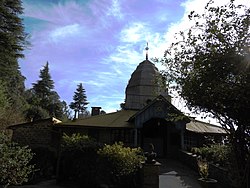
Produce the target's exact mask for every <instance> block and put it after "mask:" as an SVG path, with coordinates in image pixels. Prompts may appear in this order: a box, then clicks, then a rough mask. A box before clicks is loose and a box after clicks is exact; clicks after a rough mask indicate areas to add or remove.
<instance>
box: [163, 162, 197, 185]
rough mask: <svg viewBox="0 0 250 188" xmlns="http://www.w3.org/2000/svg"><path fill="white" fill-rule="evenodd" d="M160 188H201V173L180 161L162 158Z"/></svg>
mask: <svg viewBox="0 0 250 188" xmlns="http://www.w3.org/2000/svg"><path fill="white" fill-rule="evenodd" d="M159 162H160V163H161V164H162V165H161V167H160V176H159V181H160V185H159V188H201V186H200V185H199V182H198V178H199V174H198V173H196V172H195V171H193V170H192V169H190V168H188V167H187V166H185V165H184V164H182V163H181V162H179V161H176V160H173V159H161V160H159Z"/></svg>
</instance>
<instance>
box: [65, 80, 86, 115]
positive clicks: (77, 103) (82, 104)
mask: <svg viewBox="0 0 250 188" xmlns="http://www.w3.org/2000/svg"><path fill="white" fill-rule="evenodd" d="M73 100H74V102H71V103H70V105H69V107H70V108H71V109H72V110H74V111H75V115H74V118H75V119H76V116H77V114H78V115H79V113H81V114H84V113H87V111H86V109H87V107H86V105H88V104H89V103H88V102H87V96H86V91H85V89H84V88H83V85H82V83H80V84H79V85H77V88H76V91H75V94H74V96H73Z"/></svg>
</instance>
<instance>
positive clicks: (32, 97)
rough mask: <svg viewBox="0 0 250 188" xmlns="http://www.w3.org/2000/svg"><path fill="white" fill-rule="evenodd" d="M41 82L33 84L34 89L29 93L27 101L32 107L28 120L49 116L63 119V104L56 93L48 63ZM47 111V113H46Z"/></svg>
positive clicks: (43, 70)
mask: <svg viewBox="0 0 250 188" xmlns="http://www.w3.org/2000/svg"><path fill="white" fill-rule="evenodd" d="M39 78H40V80H38V81H37V82H36V83H33V88H32V89H31V90H29V91H27V101H28V102H29V104H30V105H31V106H30V108H29V110H28V111H27V118H31V119H40V118H45V116H46V114H47V116H55V117H57V118H61V117H63V103H62V102H61V101H60V97H59V95H58V93H57V92H56V91H54V90H53V89H54V81H53V80H52V78H51V75H50V72H49V63H48V62H47V63H46V64H45V66H44V68H43V69H42V70H40V75H39ZM44 110H45V111H44Z"/></svg>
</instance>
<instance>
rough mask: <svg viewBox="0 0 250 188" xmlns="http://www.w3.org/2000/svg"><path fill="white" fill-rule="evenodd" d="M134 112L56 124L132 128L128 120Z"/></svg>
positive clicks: (103, 115) (114, 113)
mask: <svg viewBox="0 0 250 188" xmlns="http://www.w3.org/2000/svg"><path fill="white" fill-rule="evenodd" d="M136 112H137V111H134V110H121V111H117V112H113V113H108V114H102V115H96V116H90V117H86V118H82V119H76V120H73V121H70V122H66V123H62V124H58V126H63V125H65V126H84V127H107V128H112V127H113V128H114V127H115V128H132V127H133V124H132V123H130V122H128V120H129V118H130V117H131V116H133V115H134V114H135V113H136ZM56 126H57V125H56Z"/></svg>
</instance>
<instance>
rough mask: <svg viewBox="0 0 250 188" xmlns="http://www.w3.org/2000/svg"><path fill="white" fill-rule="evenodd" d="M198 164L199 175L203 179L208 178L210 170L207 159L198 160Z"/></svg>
mask: <svg viewBox="0 0 250 188" xmlns="http://www.w3.org/2000/svg"><path fill="white" fill-rule="evenodd" d="M197 164H198V170H199V174H200V176H201V177H202V178H203V179H207V178H208V174H209V172H208V169H209V164H208V162H207V161H206V160H205V159H201V158H198V159H197Z"/></svg>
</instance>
